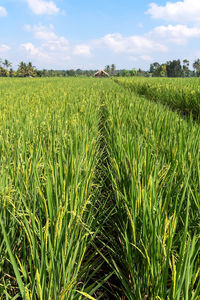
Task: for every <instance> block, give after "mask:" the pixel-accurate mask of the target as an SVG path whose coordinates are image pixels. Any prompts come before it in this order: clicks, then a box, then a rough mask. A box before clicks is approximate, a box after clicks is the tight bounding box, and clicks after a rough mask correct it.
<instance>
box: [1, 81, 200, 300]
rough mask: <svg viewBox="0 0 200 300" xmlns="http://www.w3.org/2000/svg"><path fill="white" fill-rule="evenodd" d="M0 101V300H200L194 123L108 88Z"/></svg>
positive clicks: (11, 91)
mask: <svg viewBox="0 0 200 300" xmlns="http://www.w3.org/2000/svg"><path fill="white" fill-rule="evenodd" d="M119 80H122V79H119ZM126 80H127V81H126V82H127V83H128V84H132V81H130V79H126ZM124 83H125V81H124V82H123V83H122V84H123V85H124ZM176 83H177V87H180V85H179V84H178V81H177V82H176ZM137 84H138V85H139V84H140V83H139V80H138V83H137ZM154 84H155V85H156V82H154ZM165 84H166V82H165V81H159V82H158V86H160V85H162V88H163V89H164V87H165ZM187 84H188V90H189V89H191V88H192V87H191V86H192V85H195V84H196V81H195V80H194V81H190V80H188V81H187ZM190 84H191V86H190ZM174 86H175V83H174ZM196 89H197V90H198V87H196ZM150 90H151V89H150ZM0 91H1V92H0V93H1V94H0V116H1V123H0V220H1V221H0V295H1V296H0V297H1V298H2V299H35V300H36V299H40V300H41V299H45V300H46V299H142V300H143V299H152V300H155V299H163V300H164V299H166V300H167V299H170V300H171V299H174V300H175V299H177V300H180V299H184V300H197V299H200V298H199V294H200V267H199V266H200V256H199V253H200V242H199V241H200V240H199V237H200V213H199V212H200V201H199V199H200V197H199V190H200V153H199V148H200V142H199V140H200V139H199V138H200V129H199V126H198V123H197V122H194V121H193V119H192V118H188V119H183V118H181V117H180V116H179V114H178V113H176V112H173V111H171V110H169V109H168V108H167V106H163V105H161V104H160V103H154V102H150V101H148V100H147V99H145V98H143V97H139V96H137V95H135V94H134V93H133V92H132V90H131V91H130V89H125V88H123V87H122V86H120V85H117V84H116V83H114V82H113V81H112V80H110V79H92V78H90V79H77V78H76V79H64V78H62V79H61V78H54V79H47V78H45V79H9V78H8V79H1V80H0ZM151 91H152V90H151ZM172 92H173V91H171V93H172ZM149 93H150V91H149ZM174 93H175V94H178V92H177V91H176V90H174ZM195 93H196V90H195ZM155 94H156V92H155ZM155 97H156V96H155ZM174 97H175V98H176V96H174ZM177 99H178V98H177ZM158 100H159V99H158Z"/></svg>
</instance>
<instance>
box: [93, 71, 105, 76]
mask: <svg viewBox="0 0 200 300" xmlns="http://www.w3.org/2000/svg"><path fill="white" fill-rule="evenodd" d="M94 77H109V74H108V73H107V72H105V71H103V70H99V71H98V72H96V73H95V74H94Z"/></svg>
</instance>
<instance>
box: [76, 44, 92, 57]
mask: <svg viewBox="0 0 200 300" xmlns="http://www.w3.org/2000/svg"><path fill="white" fill-rule="evenodd" d="M74 54H75V55H85V56H91V49H90V46H89V45H86V44H81V45H77V46H75V49H74Z"/></svg>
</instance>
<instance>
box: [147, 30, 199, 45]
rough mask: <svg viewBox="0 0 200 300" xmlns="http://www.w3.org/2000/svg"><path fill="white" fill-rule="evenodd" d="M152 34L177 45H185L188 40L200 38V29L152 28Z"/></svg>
mask: <svg viewBox="0 0 200 300" xmlns="http://www.w3.org/2000/svg"><path fill="white" fill-rule="evenodd" d="M152 34H153V35H154V36H157V37H158V38H163V39H165V40H168V41H170V42H173V43H175V44H178V45H179V44H185V43H186V42H187V40H188V39H189V38H197V37H200V27H188V26H186V25H176V26H173V25H168V26H158V27H155V28H154V30H153V31H152Z"/></svg>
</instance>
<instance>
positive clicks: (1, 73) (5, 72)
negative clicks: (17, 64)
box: [0, 66, 9, 77]
mask: <svg viewBox="0 0 200 300" xmlns="http://www.w3.org/2000/svg"><path fill="white" fill-rule="evenodd" d="M8 76H9V72H8V70H6V69H4V68H3V67H2V66H0V77H8Z"/></svg>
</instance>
